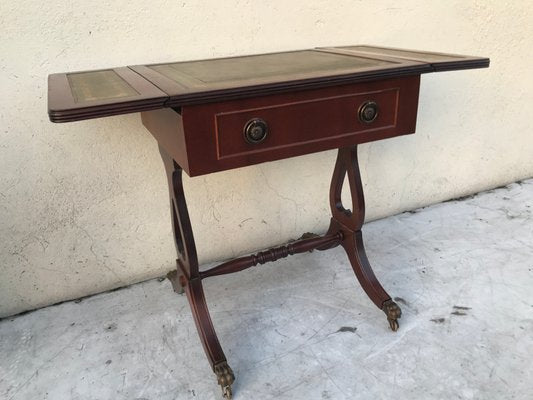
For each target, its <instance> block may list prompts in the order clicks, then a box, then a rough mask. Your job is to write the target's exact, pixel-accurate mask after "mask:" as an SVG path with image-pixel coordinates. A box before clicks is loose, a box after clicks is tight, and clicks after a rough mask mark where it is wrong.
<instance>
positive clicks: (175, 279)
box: [167, 269, 185, 294]
mask: <svg viewBox="0 0 533 400" xmlns="http://www.w3.org/2000/svg"><path fill="white" fill-rule="evenodd" d="M167 279H168V280H169V281H170V283H171V284H172V289H174V292H175V293H177V294H183V293H184V292H185V289H184V288H183V284H182V282H181V280H182V279H181V276H180V275H179V273H178V270H177V269H175V270H173V271H170V272H169V273H168V274H167Z"/></svg>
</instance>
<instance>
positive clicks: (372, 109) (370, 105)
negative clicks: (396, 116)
mask: <svg viewBox="0 0 533 400" xmlns="http://www.w3.org/2000/svg"><path fill="white" fill-rule="evenodd" d="M378 113H379V107H378V104H377V103H376V102H375V101H365V102H364V103H363V104H361V107H359V121H361V122H363V123H365V124H370V123H371V122H374V121H375V120H376V118H377V117H378Z"/></svg>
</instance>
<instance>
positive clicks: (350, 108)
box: [215, 88, 399, 160]
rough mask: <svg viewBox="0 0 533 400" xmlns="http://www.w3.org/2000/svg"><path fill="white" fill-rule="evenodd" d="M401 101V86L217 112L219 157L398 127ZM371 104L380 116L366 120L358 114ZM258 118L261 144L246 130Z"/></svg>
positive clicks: (296, 145)
mask: <svg viewBox="0 0 533 400" xmlns="http://www.w3.org/2000/svg"><path fill="white" fill-rule="evenodd" d="M398 99H399V89H398V88H390V89H385V90H380V91H374V92H366V93H357V94H346V95H340V96H333V97H324V98H318V99H313V100H303V101H300V102H293V103H285V104H275V105H271V106H265V107H259V108H251V109H248V110H238V111H230V112H222V113H218V114H216V115H215V126H216V128H215V140H216V144H217V158H218V159H219V160H220V159H224V158H228V157H239V156H242V155H245V154H254V153H260V152H268V151H273V150H275V149H281V148H289V147H298V146H302V145H305V144H308V143H312V142H320V141H327V140H329V139H332V138H340V137H343V136H351V135H354V134H356V133H359V132H370V131H373V130H379V129H383V128H387V127H389V128H390V127H394V126H395V125H396V117H397V113H398ZM369 103H373V104H375V107H377V116H376V117H375V118H374V119H373V120H372V121H371V122H365V120H363V119H362V118H359V114H360V112H363V108H364V107H365V105H367V104H369ZM254 120H261V121H264V124H265V128H266V129H265V128H263V129H265V133H264V139H263V140H261V141H259V142H257V143H256V142H254V141H253V139H252V140H249V139H248V140H247V137H246V132H245V128H246V124H247V123H248V122H252V121H254ZM259 135H261V134H259ZM259 137H261V136H259Z"/></svg>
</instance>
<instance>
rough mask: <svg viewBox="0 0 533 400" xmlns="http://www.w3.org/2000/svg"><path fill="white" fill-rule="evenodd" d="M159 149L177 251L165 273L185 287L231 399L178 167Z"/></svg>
mask: <svg viewBox="0 0 533 400" xmlns="http://www.w3.org/2000/svg"><path fill="white" fill-rule="evenodd" d="M159 152H160V153H161V158H162V159H163V163H164V164H165V170H166V172H167V177H168V187H169V191H170V208H171V213H172V228H173V231H174V240H175V245H176V252H177V253H178V259H177V270H175V271H172V272H170V273H169V274H168V275H167V276H168V278H169V280H170V281H171V282H172V286H173V288H174V290H175V291H176V292H178V293H183V289H185V293H186V294H187V299H188V301H189V304H190V306H191V310H192V315H193V317H194V322H195V323H196V328H197V329H198V334H199V335H200V340H201V342H202V345H203V347H204V350H205V353H206V355H207V358H208V360H209V363H210V364H211V367H212V368H213V372H214V373H215V374H216V376H217V380H218V384H219V385H220V386H221V387H222V393H223V395H224V397H225V398H227V399H231V397H232V393H231V385H232V384H233V382H234V380H235V376H234V375H233V371H232V370H231V368H230V366H229V365H228V363H227V361H226V356H225V355H224V352H223V351H222V347H221V346H220V343H219V341H218V338H217V335H216V332H215V328H214V327H213V323H212V322H211V317H210V316H209V310H208V308H207V303H206V301H205V296H204V289H203V286H202V280H201V279H200V274H199V268H198V257H197V254H196V245H195V243H194V236H193V233H192V227H191V222H190V219H189V212H188V211H187V203H186V201H185V193H184V191H183V183H182V169H181V167H180V166H179V165H178V164H177V163H176V162H175V161H174V160H173V159H172V157H171V156H169V155H168V154H167V153H166V152H165V151H164V150H163V149H162V148H161V147H160V148H159Z"/></svg>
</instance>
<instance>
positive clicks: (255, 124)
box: [244, 118, 268, 144]
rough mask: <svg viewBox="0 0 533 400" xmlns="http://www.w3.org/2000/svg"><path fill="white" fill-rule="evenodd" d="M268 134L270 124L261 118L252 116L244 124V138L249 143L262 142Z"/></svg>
mask: <svg viewBox="0 0 533 400" xmlns="http://www.w3.org/2000/svg"><path fill="white" fill-rule="evenodd" d="M267 134H268V125H267V123H266V122H265V121H264V120H262V119H261V118H252V119H251V120H249V121H248V122H247V123H246V125H244V139H246V141H247V142H248V143H252V144H255V143H261V142H262V141H263V140H265V138H266V137H267Z"/></svg>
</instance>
